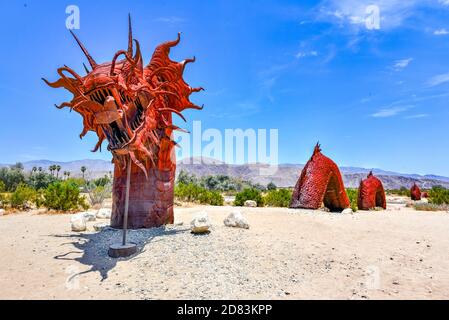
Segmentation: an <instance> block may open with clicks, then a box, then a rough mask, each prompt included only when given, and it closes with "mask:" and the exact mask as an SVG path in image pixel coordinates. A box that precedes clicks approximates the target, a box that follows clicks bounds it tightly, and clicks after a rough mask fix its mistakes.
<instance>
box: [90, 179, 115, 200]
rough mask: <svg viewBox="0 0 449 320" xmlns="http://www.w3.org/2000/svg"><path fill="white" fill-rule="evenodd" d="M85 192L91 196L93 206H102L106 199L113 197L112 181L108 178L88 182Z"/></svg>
mask: <svg viewBox="0 0 449 320" xmlns="http://www.w3.org/2000/svg"><path fill="white" fill-rule="evenodd" d="M84 191H86V192H87V193H88V194H89V200H90V203H91V205H93V206H95V205H102V204H103V201H104V199H106V198H110V197H111V196H112V181H111V179H110V178H109V177H108V176H104V177H102V178H98V179H95V180H93V181H90V182H87V183H86V184H85V185H84Z"/></svg>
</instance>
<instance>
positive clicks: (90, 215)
mask: <svg viewBox="0 0 449 320" xmlns="http://www.w3.org/2000/svg"><path fill="white" fill-rule="evenodd" d="M79 214H82V215H83V216H84V219H86V221H95V220H97V218H96V215H95V212H90V211H85V212H80V213H79Z"/></svg>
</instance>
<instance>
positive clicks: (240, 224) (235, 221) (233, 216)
mask: <svg viewBox="0 0 449 320" xmlns="http://www.w3.org/2000/svg"><path fill="white" fill-rule="evenodd" d="M223 223H224V224H225V226H227V227H235V228H243V229H249V223H248V221H247V220H246V218H245V217H244V216H243V215H242V213H241V212H240V211H239V210H235V211H232V212H231V213H230V214H229V216H227V218H226V219H224V221H223Z"/></svg>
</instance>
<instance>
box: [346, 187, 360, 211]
mask: <svg viewBox="0 0 449 320" xmlns="http://www.w3.org/2000/svg"><path fill="white" fill-rule="evenodd" d="M346 194H347V195H348V198H349V203H350V204H351V209H352V211H354V212H356V211H357V210H358V208H359V207H358V205H357V198H358V196H359V191H358V190H357V189H352V188H348V189H346Z"/></svg>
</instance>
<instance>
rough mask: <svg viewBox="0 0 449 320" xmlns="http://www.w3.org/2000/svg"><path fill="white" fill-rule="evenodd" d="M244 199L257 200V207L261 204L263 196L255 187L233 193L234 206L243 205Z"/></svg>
mask: <svg viewBox="0 0 449 320" xmlns="http://www.w3.org/2000/svg"><path fill="white" fill-rule="evenodd" d="M246 200H253V201H256V202H257V206H258V207H262V206H263V198H262V194H261V192H260V191H259V190H258V189H256V188H247V189H244V190H243V191H241V192H239V193H237V194H236V195H235V201H234V205H235V206H239V207H241V206H243V205H244V204H245V201H246Z"/></svg>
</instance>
